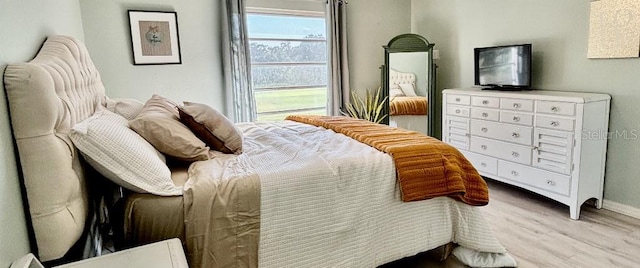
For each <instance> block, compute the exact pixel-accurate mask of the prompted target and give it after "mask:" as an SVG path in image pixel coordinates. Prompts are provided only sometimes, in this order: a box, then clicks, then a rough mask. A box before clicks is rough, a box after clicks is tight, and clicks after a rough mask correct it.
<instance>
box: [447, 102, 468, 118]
mask: <svg viewBox="0 0 640 268" xmlns="http://www.w3.org/2000/svg"><path fill="white" fill-rule="evenodd" d="M447 114H449V115H455V116H464V117H469V107H464V106H454V105H449V106H447Z"/></svg>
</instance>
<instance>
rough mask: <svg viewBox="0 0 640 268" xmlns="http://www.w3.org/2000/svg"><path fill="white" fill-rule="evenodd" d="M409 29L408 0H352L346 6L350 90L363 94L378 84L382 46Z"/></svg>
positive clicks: (382, 57) (409, 12) (382, 59)
mask: <svg viewBox="0 0 640 268" xmlns="http://www.w3.org/2000/svg"><path fill="white" fill-rule="evenodd" d="M410 32H411V0H396V1H388V0H351V1H349V4H348V5H347V38H348V40H347V43H348V49H349V75H350V79H351V81H350V83H349V84H350V86H351V89H352V90H354V91H356V92H358V94H361V95H362V94H364V92H365V90H366V89H372V90H374V89H377V88H378V87H380V86H382V85H381V78H382V77H381V75H380V72H381V70H380V66H381V65H383V64H384V49H383V48H382V46H383V45H386V44H388V43H389V40H391V38H393V37H394V36H396V35H399V34H403V33H410Z"/></svg>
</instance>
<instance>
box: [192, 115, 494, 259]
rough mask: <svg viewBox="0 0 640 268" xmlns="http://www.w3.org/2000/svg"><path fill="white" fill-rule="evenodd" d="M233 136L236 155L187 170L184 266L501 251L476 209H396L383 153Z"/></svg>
mask: <svg viewBox="0 0 640 268" xmlns="http://www.w3.org/2000/svg"><path fill="white" fill-rule="evenodd" d="M238 127H239V128H240V129H241V130H242V132H243V133H244V135H245V152H244V153H243V154H241V155H222V154H221V155H219V156H218V157H215V158H213V159H210V160H208V161H199V162H195V163H193V164H192V165H191V166H190V168H189V181H188V182H187V183H186V185H185V192H184V200H185V201H184V202H185V225H186V227H185V237H186V247H187V249H188V253H187V254H188V256H189V257H188V258H189V261H190V265H191V267H220V266H231V267H247V266H248V267H256V265H257V266H259V267H375V266H377V265H381V264H384V263H387V262H390V261H393V260H396V259H399V258H402V257H407V256H411V255H414V254H417V253H419V252H423V251H427V250H429V249H433V248H436V247H438V246H441V245H444V244H447V243H449V242H454V243H457V244H459V245H461V246H464V247H466V248H469V249H472V250H474V251H482V252H495V253H505V252H506V251H505V249H504V248H503V247H502V246H501V245H500V243H499V242H498V241H497V240H496V238H495V237H494V236H493V234H492V232H491V229H490V228H489V225H488V223H487V222H486V221H485V220H484V218H483V217H482V216H481V215H480V212H479V210H477V209H476V208H475V207H473V206H469V205H467V204H464V203H462V202H458V201H456V200H454V199H452V198H448V197H438V198H433V199H429V200H423V201H417V202H402V201H401V198H400V190H399V187H397V184H396V177H395V168H394V164H393V160H392V158H391V157H390V156H389V155H388V154H385V153H382V152H380V151H378V150H376V149H374V148H372V147H370V146H367V145H365V144H362V143H360V142H357V141H355V140H353V139H351V138H349V137H346V136H344V135H341V134H336V133H335V132H333V131H332V130H328V129H325V128H321V127H315V126H311V125H307V124H302V123H298V122H293V121H284V122H278V123H243V124H239V125H238Z"/></svg>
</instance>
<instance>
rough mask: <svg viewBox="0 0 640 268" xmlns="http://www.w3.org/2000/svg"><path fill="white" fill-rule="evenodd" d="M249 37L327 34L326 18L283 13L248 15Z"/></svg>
mask: <svg viewBox="0 0 640 268" xmlns="http://www.w3.org/2000/svg"><path fill="white" fill-rule="evenodd" d="M247 26H248V31H249V37H254V38H255V37H278V38H304V37H305V36H308V35H310V34H314V35H318V34H321V35H322V36H326V24H325V20H324V18H309V17H299V16H282V15H258V14H248V15H247Z"/></svg>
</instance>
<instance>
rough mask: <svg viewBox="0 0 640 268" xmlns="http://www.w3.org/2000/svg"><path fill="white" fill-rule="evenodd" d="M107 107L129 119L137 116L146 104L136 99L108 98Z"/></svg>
mask: <svg viewBox="0 0 640 268" xmlns="http://www.w3.org/2000/svg"><path fill="white" fill-rule="evenodd" d="M106 106H107V109H108V110H109V111H112V112H114V113H116V114H118V115H121V116H122V117H124V118H126V119H127V120H131V119H134V118H136V116H138V114H139V113H140V112H142V107H144V104H143V103H142V102H140V101H138V100H136V99H107V103H106Z"/></svg>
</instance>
